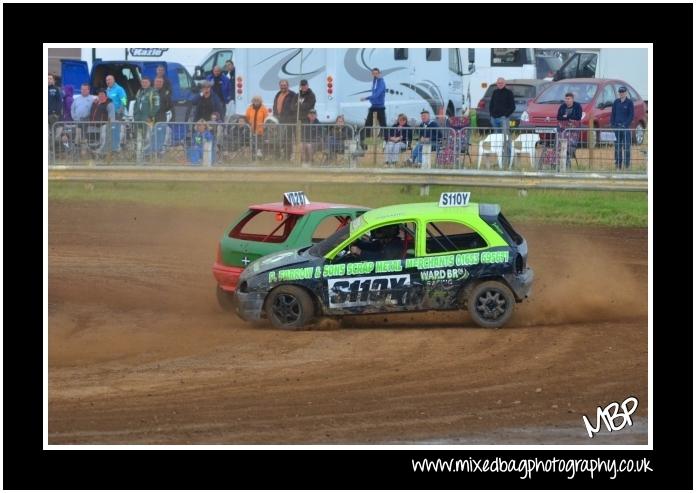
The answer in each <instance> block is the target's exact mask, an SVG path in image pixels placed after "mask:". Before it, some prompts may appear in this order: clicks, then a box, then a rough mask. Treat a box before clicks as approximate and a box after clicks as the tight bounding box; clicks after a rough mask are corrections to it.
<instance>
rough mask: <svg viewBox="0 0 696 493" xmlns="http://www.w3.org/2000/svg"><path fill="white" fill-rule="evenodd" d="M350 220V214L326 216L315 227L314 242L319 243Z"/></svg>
mask: <svg viewBox="0 0 696 493" xmlns="http://www.w3.org/2000/svg"><path fill="white" fill-rule="evenodd" d="M349 222H350V216H347V215H338V216H326V217H325V218H324V219H322V220H321V222H320V223H319V224H318V225H317V227H316V228H314V232H313V233H312V243H319V242H320V241H322V240H325V239H326V238H328V237H329V236H331V235H332V234H334V233H335V232H336V231H338V230H339V229H341V228H342V227H343V226H345V225H346V224H348V223H349Z"/></svg>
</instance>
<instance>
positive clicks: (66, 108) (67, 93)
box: [63, 85, 74, 122]
mask: <svg viewBox="0 0 696 493" xmlns="http://www.w3.org/2000/svg"><path fill="white" fill-rule="evenodd" d="M73 92H74V90H73V86H71V85H67V86H65V88H64V95H63V120H64V121H66V122H71V121H72V120H73V119H72V113H71V111H70V110H71V109H72V105H73V99H74V98H73Z"/></svg>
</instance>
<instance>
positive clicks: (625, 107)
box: [611, 86, 633, 169]
mask: <svg viewBox="0 0 696 493" xmlns="http://www.w3.org/2000/svg"><path fill="white" fill-rule="evenodd" d="M627 95H628V93H627V92H626V86H621V87H619V97H618V99H616V101H614V104H613V105H612V106H611V128H615V129H616V130H615V134H616V143H615V144H614V163H615V164H616V169H621V166H622V165H623V166H624V167H625V168H626V169H628V168H630V167H631V123H633V101H632V100H630V99H629V98H628V97H627Z"/></svg>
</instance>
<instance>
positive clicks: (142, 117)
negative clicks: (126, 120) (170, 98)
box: [133, 77, 160, 157]
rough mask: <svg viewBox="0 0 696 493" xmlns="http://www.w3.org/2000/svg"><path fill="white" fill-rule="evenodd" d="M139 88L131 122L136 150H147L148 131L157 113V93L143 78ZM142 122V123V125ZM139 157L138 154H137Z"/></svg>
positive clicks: (148, 142) (146, 79)
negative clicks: (133, 127) (134, 126)
mask: <svg viewBox="0 0 696 493" xmlns="http://www.w3.org/2000/svg"><path fill="white" fill-rule="evenodd" d="M140 85H141V88H140V90H139V91H138V93H137V94H136V95H135V105H134V106H133V121H134V122H135V124H136V125H137V127H136V131H137V133H136V139H137V144H136V145H137V149H138V150H143V147H146V148H149V144H150V136H151V135H150V134H151V132H150V130H151V129H152V126H153V125H154V123H155V116H156V115H157V112H158V111H159V106H160V100H159V93H158V92H157V91H156V90H155V88H153V87H151V86H150V78H149V77H143V78H142V80H141V81H140ZM143 122H144V123H143ZM138 156H139V157H140V153H138Z"/></svg>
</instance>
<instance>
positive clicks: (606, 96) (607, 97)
mask: <svg viewBox="0 0 696 493" xmlns="http://www.w3.org/2000/svg"><path fill="white" fill-rule="evenodd" d="M614 100H616V94H615V93H614V88H613V87H612V86H611V85H607V86H604V90H603V91H602V101H603V102H604V104H605V105H608V106H611V105H612V104H614Z"/></svg>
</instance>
